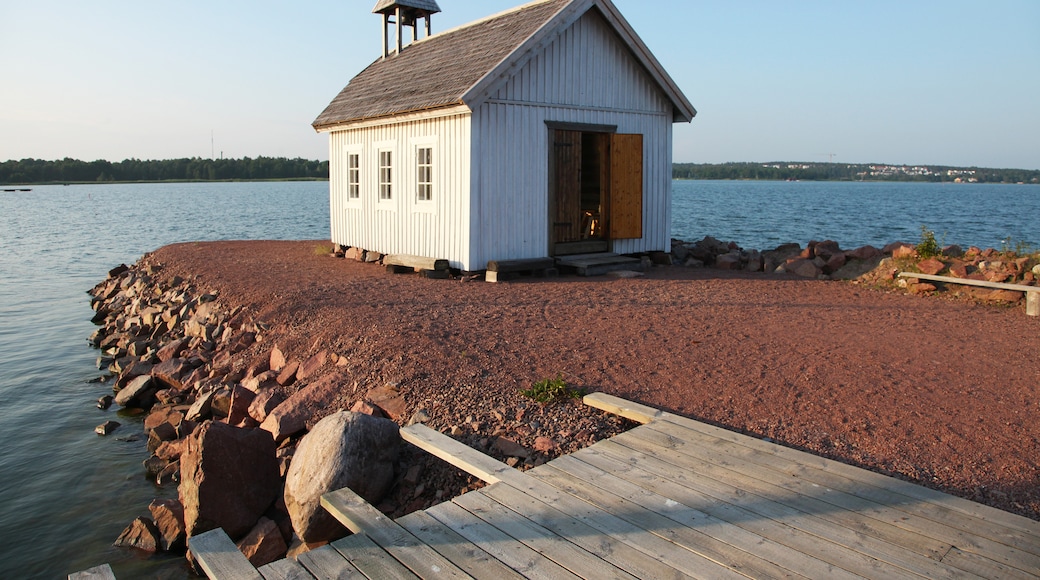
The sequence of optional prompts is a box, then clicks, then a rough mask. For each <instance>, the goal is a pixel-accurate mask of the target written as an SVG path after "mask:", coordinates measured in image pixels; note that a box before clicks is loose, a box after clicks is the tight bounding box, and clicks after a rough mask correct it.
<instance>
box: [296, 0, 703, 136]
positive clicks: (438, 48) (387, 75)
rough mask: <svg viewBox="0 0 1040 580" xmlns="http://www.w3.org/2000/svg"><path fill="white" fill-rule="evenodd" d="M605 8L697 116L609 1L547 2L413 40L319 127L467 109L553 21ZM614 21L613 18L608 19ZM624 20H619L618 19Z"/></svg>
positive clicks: (349, 90)
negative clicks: (469, 98) (577, 9)
mask: <svg viewBox="0 0 1040 580" xmlns="http://www.w3.org/2000/svg"><path fill="white" fill-rule="evenodd" d="M577 3H580V4H586V3H587V4H589V7H591V6H592V5H599V6H600V8H601V9H606V10H607V11H608V12H611V13H613V15H612V17H613V19H614V20H615V23H616V28H617V27H621V28H623V29H624V30H619V33H623V35H624V36H628V41H629V42H630V43H631V44H636V45H638V46H637V47H634V48H639V49H640V50H638V51H634V52H636V55H637V57H639V55H640V54H642V55H644V56H642V57H641V58H642V59H643V61H644V64H645V65H647V66H648V68H650V69H652V70H651V75H652V76H654V77H655V78H657V79H658V82H659V83H660V84H661V85H662V88H663V89H664V90H665V91H666V92H668V93H669V95H670V96H671V98H672V100H673V103H676V109H677V111H679V112H678V113H677V115H676V117H677V119H678V118H685V120H687V121H688V120H689V119H690V118H692V117H693V115H695V114H696V111H694V110H693V107H692V106H691V105H690V104H689V102H688V101H687V100H686V98H685V96H683V95H682V93H681V92H680V91H679V90H678V88H677V87H676V86H675V85H674V83H673V82H672V80H671V78H669V77H668V75H667V73H665V72H664V69H663V68H661V67H660V64H659V63H658V62H657V61H656V60H655V59H654V57H653V56H652V55H651V54H650V52H649V50H648V49H646V47H645V45H643V44H642V41H640V40H639V39H638V37H637V36H636V35H635V33H634V32H633V31H632V30H631V29H630V28H628V25H627V23H624V21H623V20H624V19H623V18H621V17H620V14H619V13H616V9H615V8H614V7H613V5H612V4H611V3H610V2H609V1H604V0H591V1H590V0H541V1H537V2H532V3H530V4H526V5H524V6H521V7H519V8H516V9H514V10H510V11H507V12H503V13H501V14H498V15H495V16H491V17H489V18H486V19H484V20H480V21H478V22H474V23H471V24H468V25H466V26H462V27H460V28H456V29H453V30H449V31H446V32H442V33H440V34H436V35H434V36H430V37H427V38H424V39H422V40H419V41H416V42H413V43H412V44H410V45H409V46H407V47H406V48H405V49H404V50H403V51H401V52H400V53H399V54H392V55H390V56H388V57H386V58H380V59H379V60H377V61H375V62H374V63H372V64H371V65H369V66H368V68H366V69H365V70H363V71H362V72H361V73H360V74H358V75H357V76H356V77H354V78H353V79H352V80H351V81H350V84H348V85H347V86H346V87H345V88H344V89H343V90H342V91H340V93H339V95H337V96H336V98H335V99H333V100H332V102H331V103H330V104H329V106H328V107H326V108H325V110H324V111H323V112H322V113H321V115H319V116H318V118H317V119H315V121H314V123H312V125H313V127H314V128H315V129H317V130H321V129H325V128H329V127H332V126H335V125H339V124H343V123H350V122H357V121H362V120H366V119H374V118H379V117H387V116H392V115H399V114H404V113H412V112H419V111H426V110H430V109H437V108H443V107H451V106H455V105H461V104H465V103H464V101H463V97H465V96H466V95H467V93H469V92H470V91H471V90H472V89H473V88H474V87H475V86H477V85H478V83H481V81H482V80H485V78H486V77H488V76H489V75H491V73H493V72H494V71H495V69H496V68H498V67H499V66H500V65H501V64H502V63H503V62H505V61H506V60H507V59H509V57H510V56H511V55H513V54H514V53H516V52H517V51H518V50H519V49H520V48H521V47H523V46H524V44H525V42H527V41H528V40H530V39H531V38H532V36H535V35H536V34H537V33H538V32H539V31H540V30H542V29H543V28H544V27H546V25H547V24H549V23H550V22H552V21H553V19H554V17H555V16H557V15H558V14H560V13H561V12H562V11H563V10H565V9H566V8H568V7H569V6H571V5H572V4H577ZM608 19H611V17H610V16H608ZM619 21H620V22H619Z"/></svg>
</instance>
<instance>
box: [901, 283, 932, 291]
mask: <svg viewBox="0 0 1040 580" xmlns="http://www.w3.org/2000/svg"><path fill="white" fill-rule="evenodd" d="M906 289H907V290H909V291H910V293H911V294H924V293H926V292H935V291H936V290H937V288H936V287H935V285H934V284H928V283H927V282H918V283H916V284H909V285H907V287H906Z"/></svg>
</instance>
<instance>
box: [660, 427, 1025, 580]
mask: <svg viewBox="0 0 1040 580" xmlns="http://www.w3.org/2000/svg"><path fill="white" fill-rule="evenodd" d="M652 428H654V429H658V428H660V426H658V425H654V426H652ZM727 433H728V432H727ZM723 435H724V436H728V435H726V434H725V433H724V434H723ZM737 441H738V442H741V441H742V442H744V443H747V444H748V445H756V446H758V445H759V444H765V443H764V442H757V440H754V439H750V438H746V437H745V438H744V439H743V440H741V439H739V438H738V439H737ZM765 445H768V444H765ZM774 447H779V446H774ZM738 452H739V449H734V450H732V451H730V453H731V454H737V453H738ZM777 452H778V453H784V454H786V455H789V457H788V458H787V459H782V458H773V460H772V461H771V462H770V459H769V456H768V454H761V453H760V454H759V455H758V456H757V459H756V460H757V461H759V462H770V464H771V465H778V466H780V469H786V470H787V471H786V473H788V477H789V476H790V475H795V476H796V477H802V478H808V479H809V480H810V481H813V482H815V483H816V485H820V486H821V488H820V493H826V492H827V490H835V491H832V492H830V493H837V492H838V491H840V492H843V493H846V494H848V495H852V496H856V497H859V498H862V499H865V500H869V501H870V502H872V504H873V505H871V504H870V503H860V504H857V506H858V508H859V510H860V512H861V513H862V514H864V515H867V516H870V517H872V518H875V519H878V520H882V521H886V522H888V523H890V524H892V525H894V526H896V527H900V528H904V529H907V530H910V531H912V532H914V533H918V534H922V535H924V536H926V537H930V538H934V539H936V540H940V541H942V542H947V543H949V544H951V545H954V546H957V547H959V548H960V549H962V550H965V551H971V552H974V553H976V554H980V555H983V556H985V557H988V558H991V559H995V560H998V561H1000V562H1004V563H1006V564H1008V565H1010V566H1013V567H1016V568H1018V569H1021V570H1032V569H1040V554H1037V552H1038V551H1040V541H1038V540H1037V538H1036V536H1035V535H1034V534H1030V533H1029V532H1027V531H1024V530H1021V529H1017V528H1012V527H1007V526H1005V525H1003V523H1002V522H999V521H993V519H996V518H988V517H986V516H988V515H994V514H992V512H999V513H997V514H995V515H996V516H1003V515H1005V514H1006V515H1008V516H1013V515H1014V514H1007V513H1006V512H1000V511H999V510H995V509H994V508H990V507H988V506H981V505H976V506H975V509H976V510H977V511H980V512H983V515H982V517H976V516H973V515H971V514H965V513H962V512H960V511H957V510H953V509H947V508H946V506H944V504H943V502H942V501H941V498H938V499H937V498H936V497H935V496H934V494H941V492H934V490H927V488H921V487H920V486H914V485H913V484H908V483H907V482H903V481H901V480H898V479H895V478H888V477H885V476H882V475H880V474H875V473H873V472H869V471H865V470H861V469H858V468H852V467H851V466H846V465H844V464H841V463H837V462H827V460H822V461H824V463H823V464H822V467H823V468H822V469H814V468H813V467H810V466H807V465H805V464H800V465H797V466H794V467H792V466H793V465H795V464H794V463H792V461H797V460H798V459H804V460H806V461H809V462H818V461H820V460H821V458H818V457H816V456H813V455H809V454H805V453H803V452H798V451H796V450H790V449H787V448H779V450H778V451H777ZM790 452H794V453H790ZM827 468H831V470H834V471H837V472H846V473H848V474H849V475H851V476H852V477H843V476H842V475H840V474H838V473H834V471H831V470H828V469H827ZM857 475H859V476H862V477H863V478H866V480H869V482H865V481H864V480H862V479H858V478H856V476H857ZM886 485H888V486H890V487H893V488H898V490H899V492H896V491H893V490H890V489H888V488H886V487H885V486H886ZM914 488H920V489H921V490H924V491H921V492H920V493H922V494H924V495H926V496H928V497H927V498H915V497H910V496H907V495H903V494H902V493H901V492H904V491H911V492H914V491H917V490H915V489H914ZM928 492H933V493H928ZM941 495H945V494H941ZM948 497H949V498H950V499H959V498H953V496H948ZM963 501H967V500H963ZM955 503H959V502H955ZM1015 518H1020V516H1015ZM1015 518H1011V520H1010V521H1011V523H1014V521H1015ZM1022 519H1025V518H1022ZM1027 522H1028V523H1031V522H1032V520H1027ZM1028 523H1027V524H1026V525H1028Z"/></svg>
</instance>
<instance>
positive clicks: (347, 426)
mask: <svg viewBox="0 0 1040 580" xmlns="http://www.w3.org/2000/svg"><path fill="white" fill-rule="evenodd" d="M400 443H401V436H400V433H399V430H398V427H397V424H396V423H394V422H393V421H389V420H387V419H380V418H376V417H372V416H370V415H362V414H358V413H352V412H350V411H340V412H338V413H335V414H333V415H329V416H328V417H325V418H324V419H322V420H321V421H319V422H318V423H317V424H316V425H315V426H314V428H313V429H311V431H310V432H309V433H308V434H307V435H305V436H304V437H303V439H301V440H300V443H299V445H298V446H297V448H296V453H295V455H294V456H293V460H292V463H291V464H290V466H289V472H288V473H287V474H286V478H285V505H286V507H287V508H288V511H289V517H290V518H291V519H292V524H293V529H294V530H296V535H298V536H299V537H300V538H302V539H303V540H304V541H305V542H308V543H310V542H320V541H325V540H333V539H335V538H337V537H338V536H341V535H342V534H343V533H344V529H343V526H342V525H341V524H340V523H339V522H338V521H336V519H335V518H333V517H332V516H331V515H329V513H328V512H326V511H325V510H324V508H322V507H321V496H322V495H323V494H325V493H328V492H330V491H335V490H337V489H341V488H344V487H349V488H350V489H352V490H354V491H355V492H357V494H358V495H360V496H361V497H363V498H365V500H366V501H368V502H369V503H373V504H375V503H378V502H379V501H380V500H381V499H382V498H383V496H384V495H386V493H387V492H388V491H389V489H390V487H391V485H392V484H393V481H394V464H395V462H396V461H397V453H398V449H399V447H400Z"/></svg>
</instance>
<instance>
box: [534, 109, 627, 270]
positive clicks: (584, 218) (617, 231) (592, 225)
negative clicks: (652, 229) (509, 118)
mask: <svg viewBox="0 0 1040 580" xmlns="http://www.w3.org/2000/svg"><path fill="white" fill-rule="evenodd" d="M550 135H551V142H552V150H551V151H550V157H549V180H550V183H549V226H550V228H549V252H550V255H552V256H562V255H569V254H591V253H597V252H606V251H609V250H610V241H611V240H614V239H625V238H640V237H642V223H643V136H642V135H622V134H615V133H603V132H595V131H573V130H563V129H550Z"/></svg>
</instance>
